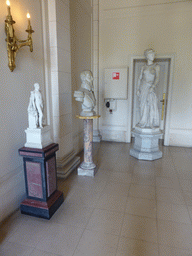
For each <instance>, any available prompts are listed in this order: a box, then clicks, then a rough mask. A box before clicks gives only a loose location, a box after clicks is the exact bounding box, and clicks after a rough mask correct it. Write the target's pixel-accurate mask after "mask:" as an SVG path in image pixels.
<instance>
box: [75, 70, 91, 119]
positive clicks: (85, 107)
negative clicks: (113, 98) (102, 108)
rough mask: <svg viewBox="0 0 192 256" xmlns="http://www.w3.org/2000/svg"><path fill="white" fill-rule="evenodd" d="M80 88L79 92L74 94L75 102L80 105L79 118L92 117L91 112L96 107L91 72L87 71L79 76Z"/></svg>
mask: <svg viewBox="0 0 192 256" xmlns="http://www.w3.org/2000/svg"><path fill="white" fill-rule="evenodd" d="M80 78H81V82H82V83H81V88H80V89H79V91H75V92H74V97H75V98H76V99H75V100H77V101H80V102H81V103H82V112H81V113H80V115H81V116H94V115H95V111H94V110H93V109H94V107H95V105H96V99H95V95H94V91H93V75H92V72H91V71H89V70H87V71H83V72H81V74H80Z"/></svg>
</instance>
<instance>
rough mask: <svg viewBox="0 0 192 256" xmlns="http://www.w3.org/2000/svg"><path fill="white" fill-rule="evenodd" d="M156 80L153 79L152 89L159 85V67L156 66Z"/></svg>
mask: <svg viewBox="0 0 192 256" xmlns="http://www.w3.org/2000/svg"><path fill="white" fill-rule="evenodd" d="M155 69H156V78H155V82H154V84H153V86H152V87H153V88H155V87H156V86H157V84H158V83H159V77H160V66H159V65H157V66H156V68H155Z"/></svg>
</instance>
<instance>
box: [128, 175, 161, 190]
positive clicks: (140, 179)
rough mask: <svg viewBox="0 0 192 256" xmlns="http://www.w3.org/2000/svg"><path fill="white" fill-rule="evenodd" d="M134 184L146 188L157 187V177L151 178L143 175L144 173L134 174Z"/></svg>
mask: <svg viewBox="0 0 192 256" xmlns="http://www.w3.org/2000/svg"><path fill="white" fill-rule="evenodd" d="M131 183H132V184H140V185H144V186H153V187H155V185H156V184H155V176H154V175H153V176H151V175H148V174H142V173H139V174H138V173H135V171H134V173H133V177H132V182H131Z"/></svg>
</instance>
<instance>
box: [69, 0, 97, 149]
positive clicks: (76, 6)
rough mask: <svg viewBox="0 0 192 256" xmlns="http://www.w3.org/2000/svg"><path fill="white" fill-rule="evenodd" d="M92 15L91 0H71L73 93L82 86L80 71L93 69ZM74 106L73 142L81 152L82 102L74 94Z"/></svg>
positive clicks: (75, 147)
mask: <svg viewBox="0 0 192 256" xmlns="http://www.w3.org/2000/svg"><path fill="white" fill-rule="evenodd" d="M91 15H92V7H91V1H90V0H89V1H88V0H73V1H70V17H71V22H70V25H71V69H72V94H73V93H74V91H75V90H79V88H80V85H81V80H80V73H81V72H82V71H83V70H91V47H92V41H91V37H92V20H91ZM72 108H73V143H74V149H75V150H76V152H79V151H80V150H81V149H82V148H83V121H82V120H79V119H77V118H76V115H78V114H79V113H80V111H81V104H80V103H79V102H77V101H75V99H74V97H73V95H72Z"/></svg>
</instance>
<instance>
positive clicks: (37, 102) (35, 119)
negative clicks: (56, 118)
mask: <svg viewBox="0 0 192 256" xmlns="http://www.w3.org/2000/svg"><path fill="white" fill-rule="evenodd" d="M34 87H35V90H34V91H31V95H30V99H29V106H28V122H29V129H36V128H39V127H40V128H43V97H42V94H41V91H40V90H39V88H40V86H39V84H38V83H35V84H34Z"/></svg>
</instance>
